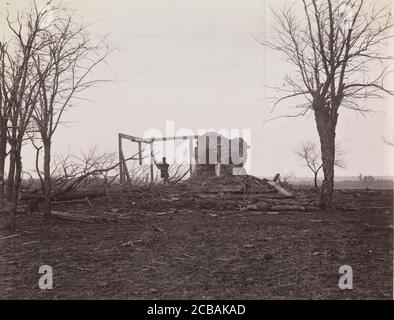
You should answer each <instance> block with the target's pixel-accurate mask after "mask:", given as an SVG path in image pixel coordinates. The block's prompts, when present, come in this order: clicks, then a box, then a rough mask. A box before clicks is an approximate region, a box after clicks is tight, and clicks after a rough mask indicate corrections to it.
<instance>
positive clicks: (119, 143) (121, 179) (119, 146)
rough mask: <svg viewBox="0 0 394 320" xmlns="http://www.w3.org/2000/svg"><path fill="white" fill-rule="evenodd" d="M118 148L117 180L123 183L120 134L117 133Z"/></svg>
mask: <svg viewBox="0 0 394 320" xmlns="http://www.w3.org/2000/svg"><path fill="white" fill-rule="evenodd" d="M118 148H119V182H120V183H121V184H123V183H124V172H123V160H124V159H122V153H123V152H122V136H121V134H120V133H119V135H118Z"/></svg>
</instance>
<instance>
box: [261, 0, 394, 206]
mask: <svg viewBox="0 0 394 320" xmlns="http://www.w3.org/2000/svg"><path fill="white" fill-rule="evenodd" d="M302 3H303V12H304V14H303V16H302V17H301V19H297V16H296V12H297V11H296V10H295V8H294V7H290V8H288V9H286V8H284V9H280V10H278V11H276V10H273V14H274V16H275V18H276V26H275V27H273V31H274V32H275V34H276V36H275V37H273V38H271V39H270V40H262V41H260V42H261V43H262V44H263V45H265V46H268V47H269V48H271V49H273V50H276V51H278V52H279V53H280V54H282V55H283V56H284V57H285V58H286V59H287V61H288V62H289V63H290V64H291V65H293V66H294V69H292V70H291V71H292V72H291V73H289V74H287V75H286V76H285V79H284V83H283V86H281V87H275V89H276V90H277V92H278V93H279V94H280V97H278V98H276V99H275V100H276V101H275V103H274V106H276V105H278V104H279V103H281V102H284V101H287V100H289V99H294V100H295V101H294V103H295V105H296V106H297V107H298V108H300V109H301V112H299V113H297V114H295V115H293V116H302V115H306V114H309V112H310V111H311V112H313V113H314V117H315V121H316V127H317V131H318V134H319V137H320V144H321V155H322V165H323V167H322V168H323V172H324V181H323V184H322V190H321V198H320V203H321V206H322V207H327V206H330V205H331V204H332V200H333V188H334V166H335V140H336V138H335V137H336V126H337V122H338V116H339V111H340V107H342V108H347V109H349V110H355V111H358V112H366V111H368V110H370V109H371V108H370V106H368V107H367V106H363V105H362V103H365V101H366V99H368V103H369V104H371V103H372V101H373V99H380V98H382V96H383V94H390V95H392V94H393V91H391V90H389V89H387V87H386V86H385V82H384V81H385V78H386V76H387V75H388V73H389V70H388V67H389V66H388V65H387V64H386V63H384V62H385V61H388V60H390V59H392V57H391V56H390V55H388V54H385V52H387V51H386V50H385V46H386V45H387V41H388V40H389V39H390V38H391V37H392V35H391V33H390V32H391V30H392V17H391V12H390V3H388V4H387V5H386V6H384V5H382V1H376V2H374V3H372V1H368V0H365V1H364V0H303V1H302Z"/></svg>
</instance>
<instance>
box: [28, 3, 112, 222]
mask: <svg viewBox="0 0 394 320" xmlns="http://www.w3.org/2000/svg"><path fill="white" fill-rule="evenodd" d="M36 14H37V15H40V14H43V15H49V14H50V16H51V17H53V19H52V21H51V24H50V26H47V27H46V28H45V32H44V33H42V34H41V36H42V39H41V40H42V42H44V43H46V46H45V47H43V48H42V49H41V50H40V52H38V53H37V54H36V55H35V56H34V57H33V60H34V68H35V73H36V75H37V79H38V81H39V90H38V92H39V99H38V103H37V104H36V106H35V108H34V113H33V119H34V122H35V125H36V129H37V132H38V133H39V140H41V143H42V146H43V148H44V159H43V168H44V169H43V177H42V176H41V174H40V170H38V171H37V172H38V174H39V176H40V181H41V182H42V184H43V190H44V215H45V216H46V217H49V216H50V214H51V147H52V140H53V136H54V134H55V132H56V129H57V128H58V126H59V124H60V123H61V120H62V116H63V115H64V112H65V111H66V110H67V108H68V107H69V106H70V105H71V103H72V101H73V100H75V99H76V98H78V97H79V95H80V94H81V92H83V91H84V90H86V89H88V88H90V87H91V86H93V85H95V84H97V83H98V82H100V80H97V79H92V78H91V77H89V76H90V75H91V73H92V72H93V70H94V69H95V68H96V67H97V66H98V65H99V64H100V63H102V62H103V61H104V59H105V58H106V57H107V55H108V46H107V44H106V42H105V41H104V39H99V40H97V41H93V39H92V38H93V37H92V36H90V35H89V33H88V32H87V25H84V24H82V23H78V22H76V21H75V20H76V19H75V18H74V17H73V14H72V13H69V12H68V11H66V10H65V9H62V8H60V7H56V6H54V4H53V2H49V3H48V4H47V5H46V6H45V7H44V8H43V9H42V10H41V11H37V13H36ZM35 140H36V139H34V137H33V139H32V141H33V142H34V141H35ZM33 144H34V146H35V147H36V150H37V152H39V151H40V148H41V147H39V146H38V145H37V144H36V143H33Z"/></svg>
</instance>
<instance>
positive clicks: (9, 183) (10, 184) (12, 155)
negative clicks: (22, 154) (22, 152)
mask: <svg viewBox="0 0 394 320" xmlns="http://www.w3.org/2000/svg"><path fill="white" fill-rule="evenodd" d="M15 165H16V155H15V150H13V147H12V148H11V152H10V161H9V165H8V179H7V187H6V199H7V201H10V200H11V198H12V190H13V189H14V182H15Z"/></svg>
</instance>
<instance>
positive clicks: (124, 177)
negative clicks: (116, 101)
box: [118, 133, 199, 184]
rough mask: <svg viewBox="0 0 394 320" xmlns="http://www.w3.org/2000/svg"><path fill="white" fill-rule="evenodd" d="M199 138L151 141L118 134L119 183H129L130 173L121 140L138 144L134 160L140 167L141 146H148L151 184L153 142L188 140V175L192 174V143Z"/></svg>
mask: <svg viewBox="0 0 394 320" xmlns="http://www.w3.org/2000/svg"><path fill="white" fill-rule="evenodd" d="M198 138H199V136H198V135H195V136H175V137H162V138H151V139H144V138H140V137H135V136H130V135H127V134H123V133H119V134H118V144H119V177H120V178H119V179H120V181H119V182H120V183H122V184H123V183H126V182H130V181H131V178H130V173H129V171H128V168H127V163H126V162H127V161H128V160H130V159H125V157H124V153H123V140H128V141H131V142H133V143H137V144H138V158H137V159H134V160H138V162H139V164H140V165H142V144H145V145H149V148H150V177H151V182H153V180H154V174H153V169H154V164H153V158H154V154H153V143H154V142H164V141H181V140H189V150H190V151H189V160H190V174H192V172H193V165H192V164H193V155H194V151H193V142H194V140H196V139H198Z"/></svg>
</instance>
